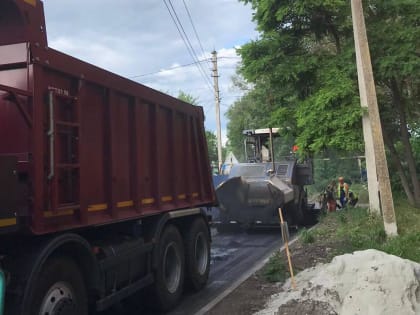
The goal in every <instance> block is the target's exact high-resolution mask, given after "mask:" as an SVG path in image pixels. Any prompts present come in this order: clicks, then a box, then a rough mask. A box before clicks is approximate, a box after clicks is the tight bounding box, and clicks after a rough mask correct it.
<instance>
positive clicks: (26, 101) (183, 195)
mask: <svg viewBox="0 0 420 315" xmlns="http://www.w3.org/2000/svg"><path fill="white" fill-rule="evenodd" d="M0 56H1V58H0V163H2V165H4V167H0V169H2V172H4V174H10V172H11V173H13V174H14V175H15V177H16V181H17V184H16V189H15V194H9V195H8V196H3V195H2V196H1V198H3V199H5V201H7V202H6V203H7V205H8V207H7V209H6V208H5V207H4V206H2V205H1V204H0V233H2V231H3V232H4V231H6V229H7V231H9V230H10V229H12V230H26V231H30V232H31V233H35V234H43V233H49V232H55V231H60V230H68V229H74V228H80V227H87V226H91V225H103V224H112V223H115V222H119V221H123V220H130V219H136V218H142V217H144V216H151V215H154V214H158V213H162V212H165V211H171V210H176V209H185V208H192V207H199V206H205V205H210V204H212V203H214V201H215V194H214V190H213V187H212V181H211V170H210V164H209V162H208V157H207V145H206V139H205V133H204V123H203V121H204V115H203V110H202V108H201V107H198V106H192V105H190V104H187V103H184V102H182V101H180V100H178V99H175V98H173V97H170V96H168V95H165V94H163V93H160V92H158V91H155V90H153V89H151V88H148V87H146V86H144V85H141V84H138V83H135V82H133V81H130V80H128V79H125V78H122V77H120V76H118V75H116V74H113V73H110V72H108V71H105V70H103V69H100V68H98V67H95V66H93V65H91V64H88V63H85V62H83V61H80V60H78V59H76V58H73V57H71V56H68V55H65V54H63V53H61V52H59V51H56V50H54V49H51V48H49V47H48V43H47V39H46V32H45V21H44V16H43V5H42V2H41V1H39V0H36V1H35V0H33V1H32V0H31V1H24V0H21V1H18V0H14V1H11V0H1V1H0ZM10 159H12V160H13V159H14V160H15V163H13V162H10V161H11V160H10ZM3 161H4V162H3ZM7 183H10V176H9V177H8V176H3V177H1V178H0V186H3V185H7ZM11 196H13V197H11ZM14 196H17V197H14ZM6 199H8V200H6ZM0 201H2V203H3V200H0ZM3 204H4V203H3ZM2 228H4V229H2Z"/></svg>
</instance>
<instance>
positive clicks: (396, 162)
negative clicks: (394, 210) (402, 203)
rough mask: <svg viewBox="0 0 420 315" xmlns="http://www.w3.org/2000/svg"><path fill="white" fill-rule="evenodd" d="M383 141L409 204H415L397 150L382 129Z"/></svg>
mask: <svg viewBox="0 0 420 315" xmlns="http://www.w3.org/2000/svg"><path fill="white" fill-rule="evenodd" d="M384 141H385V144H386V146H387V147H388V149H389V155H390V156H391V161H392V163H393V164H394V166H395V167H396V169H397V173H398V176H399V177H400V180H401V185H402V186H403V189H404V192H405V194H406V196H407V199H408V202H409V203H410V205H412V206H415V204H416V201H415V200H414V194H413V192H412V191H411V189H410V184H409V183H408V178H407V176H406V175H405V172H404V168H403V167H402V165H401V159H400V157H399V156H398V152H397V150H395V147H394V144H393V143H392V141H391V139H390V138H389V136H388V134H387V132H386V131H385V130H384Z"/></svg>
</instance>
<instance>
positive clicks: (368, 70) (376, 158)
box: [351, 0, 398, 236]
mask: <svg viewBox="0 0 420 315" xmlns="http://www.w3.org/2000/svg"><path fill="white" fill-rule="evenodd" d="M351 10H352V17H353V31H354V43H355V48H356V61H357V74H358V79H359V93H360V102H361V106H362V108H364V109H365V108H367V111H368V113H367V114H365V115H364V116H363V133H364V139H365V150H366V170H367V172H368V186H369V199H370V200H371V201H370V202H371V207H374V208H373V209H372V210H373V211H375V210H377V209H379V207H377V205H376V203H377V202H378V201H377V200H376V199H377V198H378V188H379V192H380V194H379V196H380V201H381V206H382V207H381V208H382V215H383V219H384V227H385V232H386V234H387V235H388V236H395V235H397V234H398V232H397V223H396V219H395V211H394V202H393V199H392V191H391V184H390V181H389V172H388V164H387V161H386V155H385V147H384V140H383V135H382V127H381V120H380V116H379V108H378V101H377V99H376V90H375V81H374V79H373V71H372V64H371V59H370V53H369V44H368V40H367V35H366V26H365V18H364V15H363V7H362V1H361V0H351ZM373 177H374V178H373Z"/></svg>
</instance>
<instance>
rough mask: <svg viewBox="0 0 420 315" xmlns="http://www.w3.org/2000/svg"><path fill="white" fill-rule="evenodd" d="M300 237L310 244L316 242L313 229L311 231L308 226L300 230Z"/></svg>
mask: <svg viewBox="0 0 420 315" xmlns="http://www.w3.org/2000/svg"><path fill="white" fill-rule="evenodd" d="M299 239H300V241H301V242H302V243H304V244H309V243H313V242H315V236H314V233H313V231H309V230H307V229H306V228H303V229H302V230H300V232H299Z"/></svg>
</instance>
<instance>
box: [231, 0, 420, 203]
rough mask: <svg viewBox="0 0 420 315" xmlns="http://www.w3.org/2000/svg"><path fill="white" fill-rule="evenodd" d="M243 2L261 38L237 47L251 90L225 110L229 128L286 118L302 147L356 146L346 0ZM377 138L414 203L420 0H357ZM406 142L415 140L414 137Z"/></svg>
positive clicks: (417, 198) (359, 145)
mask: <svg viewBox="0 0 420 315" xmlns="http://www.w3.org/2000/svg"><path fill="white" fill-rule="evenodd" d="M240 1H242V2H244V3H249V4H251V5H252V7H253V9H254V11H255V13H254V20H255V22H256V23H257V28H258V30H259V31H260V37H259V38H258V39H257V40H254V41H251V42H249V43H247V44H246V45H244V46H242V47H241V48H240V49H239V51H238V52H239V54H240V55H241V56H242V66H241V68H240V69H239V74H240V75H241V76H242V77H243V78H244V80H245V81H246V82H247V83H248V84H252V90H251V91H249V92H248V93H247V94H246V95H245V96H244V97H243V98H242V99H240V100H239V101H238V102H236V103H235V104H234V105H233V106H232V107H231V109H230V110H229V112H228V114H227V117H228V118H229V119H230V123H229V125H228V137H229V139H230V140H231V144H232V146H234V147H235V146H237V145H239V141H238V140H237V137H238V135H237V134H239V135H240V133H238V129H247V128H252V127H267V124H269V125H270V126H273V127H286V129H287V130H288V134H289V135H291V136H293V137H294V138H295V139H296V142H297V144H298V145H299V148H300V151H301V152H300V153H301V154H303V155H313V154H319V153H322V152H327V151H328V152H331V150H334V151H336V152H354V153H358V152H362V151H363V148H364V144H363V138H362V128H361V115H362V110H361V107H360V100H359V96H358V83H357V70H356V65H355V59H356V58H355V50H354V40H353V29H352V19H351V8H350V2H349V1H346V0H240ZM364 8H365V18H366V25H367V31H368V38H369V44H370V49H371V56H372V62H373V69H374V75H375V81H376V84H377V91H378V98H379V104H380V112H381V118H382V123H383V129H384V134H385V136H386V137H385V138H386V139H385V140H387V141H386V144H387V147H388V149H389V153H390V156H391V157H392V161H393V162H394V163H393V167H395V169H396V170H397V172H398V174H399V178H400V182H401V183H402V186H403V188H404V191H405V192H406V194H407V196H408V197H409V200H410V201H411V203H412V204H415V203H417V204H420V185H419V181H418V177H417V172H418V168H417V169H416V166H417V165H416V162H415V159H414V154H413V139H414V138H415V137H417V138H418V137H419V135H418V133H417V134H416V135H415V133H413V132H410V130H413V128H414V124H416V123H417V121H419V118H420V107H419V101H418V99H419V98H418V96H419V86H420V84H419V76H418V73H420V61H419V54H420V47H419V42H420V41H419V40H418V38H420V27H419V22H420V6H419V5H418V2H417V1H416V0H398V1H397V0H367V1H364ZM414 143H417V142H415V141H414Z"/></svg>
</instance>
